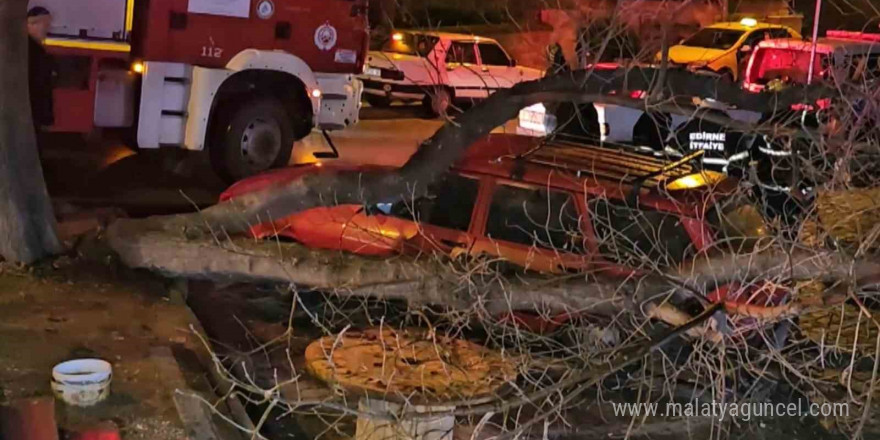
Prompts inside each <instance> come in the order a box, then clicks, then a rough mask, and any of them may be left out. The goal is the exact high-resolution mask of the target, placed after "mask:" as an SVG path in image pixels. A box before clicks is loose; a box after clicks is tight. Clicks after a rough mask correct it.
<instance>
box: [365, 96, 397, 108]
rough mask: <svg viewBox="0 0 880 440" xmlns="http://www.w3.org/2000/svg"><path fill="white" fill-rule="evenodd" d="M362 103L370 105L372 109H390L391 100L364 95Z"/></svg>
mask: <svg viewBox="0 0 880 440" xmlns="http://www.w3.org/2000/svg"><path fill="white" fill-rule="evenodd" d="M364 101H367V104H370V105H371V106H373V107H377V108H386V107H391V98H389V97H387V96H378V95H366V94H365V95H364Z"/></svg>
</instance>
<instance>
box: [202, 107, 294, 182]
mask: <svg viewBox="0 0 880 440" xmlns="http://www.w3.org/2000/svg"><path fill="white" fill-rule="evenodd" d="M291 119H292V118H291V117H290V115H289V114H288V112H287V110H285V108H284V105H282V104H281V102H280V101H278V100H277V99H274V98H258V99H255V100H252V101H248V102H245V104H243V105H238V106H234V105H227V106H225V107H224V108H220V109H219V114H218V120H217V123H216V124H214V127H215V132H214V136H213V138H214V142H213V143H212V145H211V146H209V148H208V149H209V155H210V157H211V164H212V165H213V167H214V170H215V171H216V172H217V174H219V175H220V177H222V178H223V179H225V180H227V181H229V182H234V181H237V180H240V179H243V178H245V177H248V176H252V175H254V174H258V173H260V172H263V171H266V170H268V169H270V168H275V167H282V166H284V165H287V162H288V161H289V160H290V155H291V153H292V150H293V142H294V140H295V134H294V129H293V123H292V120H291Z"/></svg>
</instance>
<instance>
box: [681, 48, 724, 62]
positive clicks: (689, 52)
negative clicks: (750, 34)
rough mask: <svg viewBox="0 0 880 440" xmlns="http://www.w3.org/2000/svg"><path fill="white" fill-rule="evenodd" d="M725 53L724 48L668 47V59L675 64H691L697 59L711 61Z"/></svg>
mask: <svg viewBox="0 0 880 440" xmlns="http://www.w3.org/2000/svg"><path fill="white" fill-rule="evenodd" d="M725 53H727V51H726V50H719V49H708V48H705V47H693V46H682V45H676V46H672V47H670V48H669V61H672V62H673V63H677V64H691V63H695V62H698V61H706V62H712V61H715V59H716V58H719V57H721V56H722V55H724V54H725Z"/></svg>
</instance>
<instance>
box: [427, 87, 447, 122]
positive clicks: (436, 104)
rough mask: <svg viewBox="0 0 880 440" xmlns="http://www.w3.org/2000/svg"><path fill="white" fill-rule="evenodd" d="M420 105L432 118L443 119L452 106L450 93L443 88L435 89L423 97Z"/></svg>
mask: <svg viewBox="0 0 880 440" xmlns="http://www.w3.org/2000/svg"><path fill="white" fill-rule="evenodd" d="M422 105H423V106H424V107H425V109H426V110H428V112H430V114H431V115H432V116H441V117H445V116H446V113H447V112H448V111H449V108H450V107H451V106H452V93H451V92H450V91H449V90H448V89H445V88H437V89H434V90H433V91H431V92H429V93H428V95H427V96H425V99H424V101H422Z"/></svg>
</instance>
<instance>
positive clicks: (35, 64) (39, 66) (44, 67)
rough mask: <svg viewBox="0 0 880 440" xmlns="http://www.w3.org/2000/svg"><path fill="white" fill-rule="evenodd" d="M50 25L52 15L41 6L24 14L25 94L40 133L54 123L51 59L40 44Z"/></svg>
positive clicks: (52, 65)
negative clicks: (26, 55)
mask: <svg viewBox="0 0 880 440" xmlns="http://www.w3.org/2000/svg"><path fill="white" fill-rule="evenodd" d="M51 26H52V14H50V13H49V10H48V9H46V8H44V7H42V6H35V7H33V8H31V9H30V10H29V11H28V13H27V31H28V69H29V70H28V75H29V77H28V78H29V84H28V89H29V90H28V92H29V93H30V101H31V115H32V117H33V121H34V127H35V128H36V129H37V132H38V133H40V132H42V131H44V130H45V128H46V127H49V126H51V125H52V124H54V122H55V112H54V106H53V103H52V88H53V81H54V79H53V75H54V72H55V68H54V61H53V59H52V56H51V55H49V53H48V52H46V49H45V48H44V47H43V42H44V41H45V40H46V37H47V36H48V34H49V28H50V27H51Z"/></svg>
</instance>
